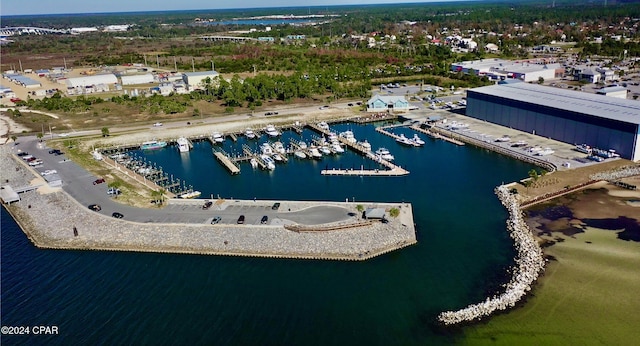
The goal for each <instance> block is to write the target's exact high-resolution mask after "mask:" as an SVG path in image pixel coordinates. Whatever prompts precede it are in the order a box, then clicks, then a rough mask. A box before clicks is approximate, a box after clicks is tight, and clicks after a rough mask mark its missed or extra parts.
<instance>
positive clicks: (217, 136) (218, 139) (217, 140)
mask: <svg viewBox="0 0 640 346" xmlns="http://www.w3.org/2000/svg"><path fill="white" fill-rule="evenodd" d="M211 138H212V139H213V141H214V142H215V143H222V142H224V137H223V136H222V134H221V133H220V132H214V133H212V134H211Z"/></svg>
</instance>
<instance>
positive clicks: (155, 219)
mask: <svg viewBox="0 0 640 346" xmlns="http://www.w3.org/2000/svg"><path fill="white" fill-rule="evenodd" d="M14 148H15V149H14V150H16V152H17V150H22V151H27V152H28V153H29V154H31V155H34V156H35V157H37V158H39V159H41V160H43V164H42V165H41V166H38V167H35V170H36V171H38V172H43V171H45V170H48V169H55V170H56V171H58V175H59V176H60V177H61V179H62V181H63V186H62V188H63V189H64V190H65V191H66V192H67V193H69V194H70V195H71V196H72V197H73V198H74V199H75V200H76V201H78V203H80V204H81V205H83V206H85V207H86V206H88V205H90V204H98V205H100V206H101V207H102V210H101V211H100V213H101V214H104V215H108V216H110V215H111V214H112V213H113V212H119V213H122V214H123V215H124V219H125V220H129V221H136V222H145V223H148V222H150V223H210V222H211V220H212V219H213V218H214V217H215V216H220V217H221V218H222V221H221V223H223V224H232V223H233V224H235V223H236V222H237V220H238V217H239V215H245V224H260V220H261V219H262V217H263V216H264V215H266V216H267V217H268V218H269V222H268V223H269V224H283V223H286V222H287V221H289V222H296V223H300V224H305V225H314V224H322V223H329V222H338V221H344V220H348V219H350V218H351V216H349V215H348V212H349V211H350V210H348V209H346V208H341V207H336V206H327V205H318V206H314V207H311V208H307V209H302V210H298V211H294V212H289V211H288V210H283V209H284V208H282V209H280V210H272V209H271V206H272V203H270V202H269V203H265V202H261V201H251V200H250V201H233V202H231V205H229V206H228V207H227V204H225V205H224V209H222V210H220V209H217V208H216V206H215V205H214V206H212V207H211V208H210V209H208V210H203V208H202V205H203V204H204V202H203V203H197V202H195V201H194V202H189V203H184V204H175V205H172V204H169V205H168V206H166V207H165V208H162V209H155V208H151V209H144V208H136V207H131V206H128V205H124V204H120V203H118V202H117V201H115V200H114V199H112V197H110V196H109V195H107V189H108V188H107V184H106V183H102V184H98V185H94V184H93V182H94V181H95V180H96V179H97V178H98V177H96V176H93V175H92V174H91V173H89V172H88V171H86V170H85V169H84V168H82V167H80V166H79V165H77V164H76V163H74V162H73V161H70V160H67V158H66V156H65V155H60V156H56V155H54V154H49V148H47V147H46V143H44V142H43V143H40V142H38V140H37V139H36V138H35V137H21V138H20V142H19V144H18V145H17V146H15V147H14ZM286 203H288V204H291V203H295V202H286ZM303 203H305V204H308V202H303ZM283 205H284V203H283Z"/></svg>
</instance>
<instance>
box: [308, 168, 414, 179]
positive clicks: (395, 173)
mask: <svg viewBox="0 0 640 346" xmlns="http://www.w3.org/2000/svg"><path fill="white" fill-rule="evenodd" d="M320 174H322V175H345V176H358V177H365V176H366V177H400V176H403V175H407V174H409V171H407V170H406V169H403V168H400V167H399V166H396V167H395V168H392V169H353V168H351V169H337V168H332V169H323V170H322V171H320Z"/></svg>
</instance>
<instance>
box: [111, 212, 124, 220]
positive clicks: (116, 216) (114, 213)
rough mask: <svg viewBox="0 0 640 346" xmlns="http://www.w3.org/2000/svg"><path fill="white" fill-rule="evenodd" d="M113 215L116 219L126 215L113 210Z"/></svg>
mask: <svg viewBox="0 0 640 346" xmlns="http://www.w3.org/2000/svg"><path fill="white" fill-rule="evenodd" d="M111 216H113V217H115V218H116V219H122V218H123V217H124V215H122V214H121V213H118V212H117V211H116V212H113V214H111Z"/></svg>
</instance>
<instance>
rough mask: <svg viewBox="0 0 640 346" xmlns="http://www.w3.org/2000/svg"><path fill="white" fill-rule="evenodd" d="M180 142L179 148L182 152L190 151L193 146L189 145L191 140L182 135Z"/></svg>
mask: <svg viewBox="0 0 640 346" xmlns="http://www.w3.org/2000/svg"><path fill="white" fill-rule="evenodd" d="M177 142H178V150H179V151H180V152H181V153H188V152H189V150H191V146H190V145H189V140H188V139H186V138H184V137H180V138H178V140H177Z"/></svg>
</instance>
